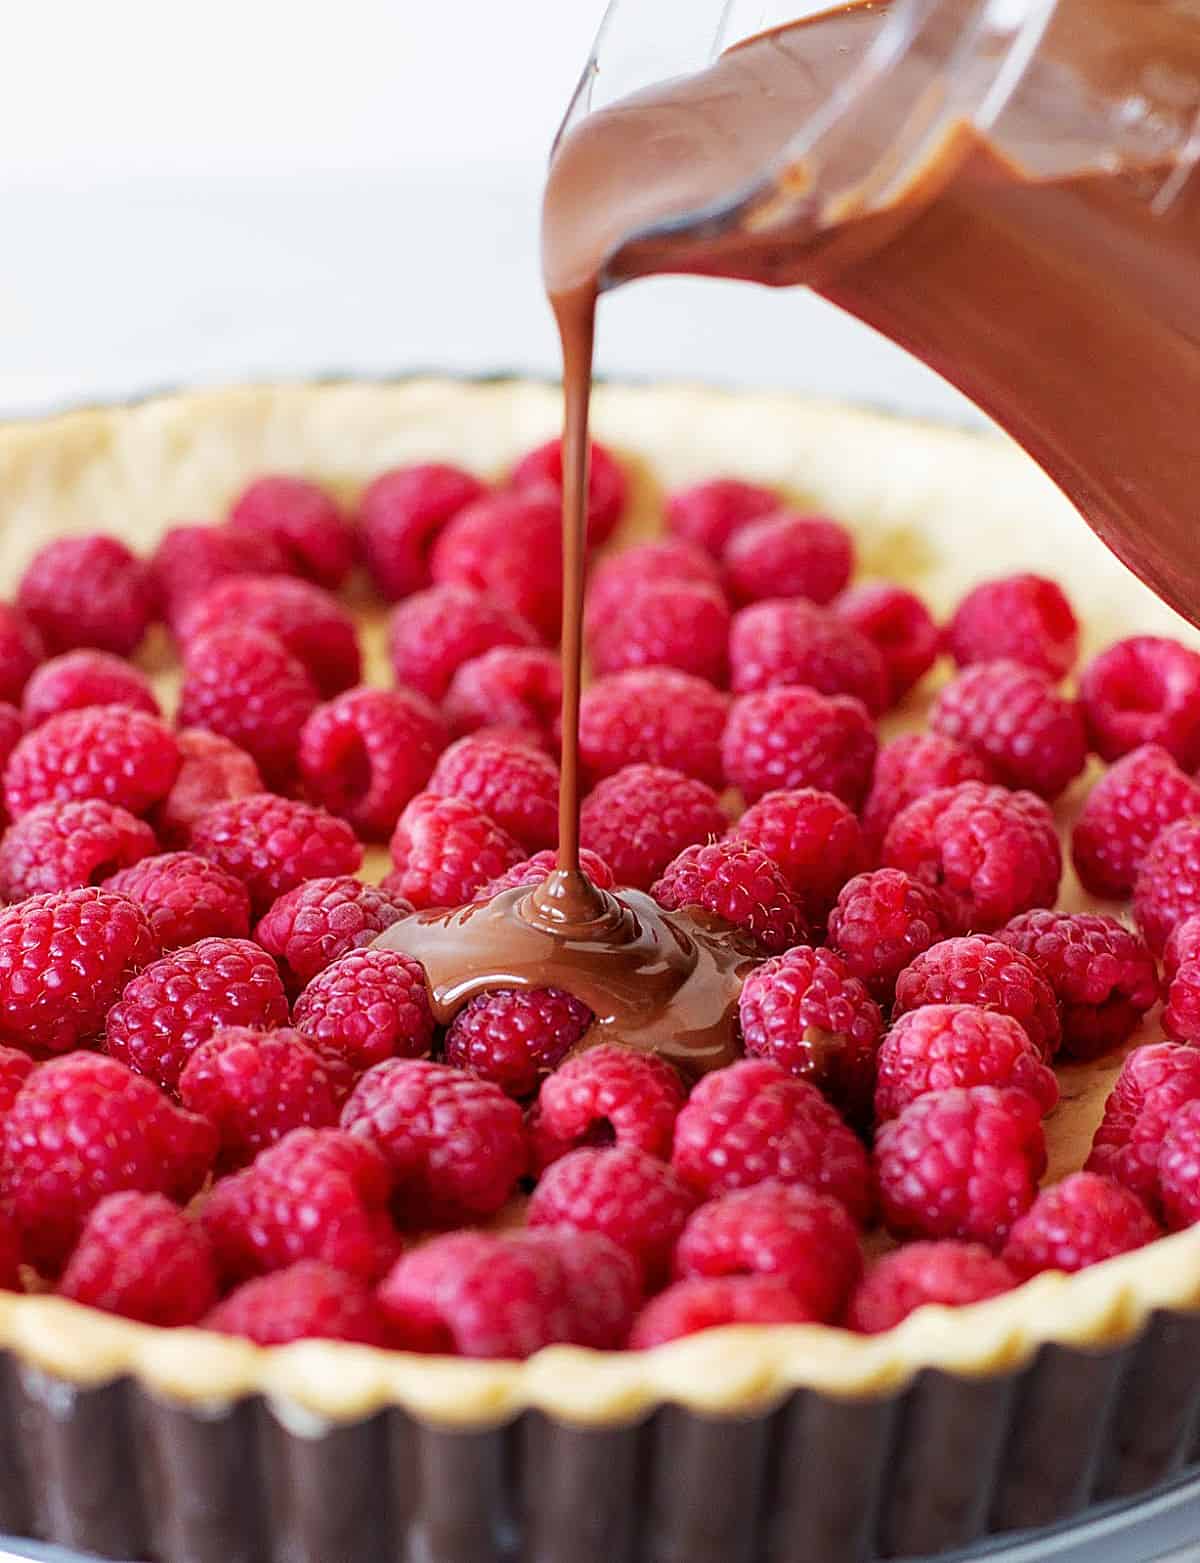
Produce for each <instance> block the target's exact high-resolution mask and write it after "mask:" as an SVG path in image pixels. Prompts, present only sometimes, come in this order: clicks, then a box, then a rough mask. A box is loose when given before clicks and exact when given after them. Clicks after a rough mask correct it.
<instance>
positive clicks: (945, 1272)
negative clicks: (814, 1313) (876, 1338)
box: [846, 1238, 1018, 1335]
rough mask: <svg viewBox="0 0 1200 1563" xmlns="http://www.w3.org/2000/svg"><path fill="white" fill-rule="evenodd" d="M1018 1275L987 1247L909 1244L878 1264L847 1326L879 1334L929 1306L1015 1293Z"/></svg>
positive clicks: (853, 1301)
mask: <svg viewBox="0 0 1200 1563" xmlns="http://www.w3.org/2000/svg"><path fill="white" fill-rule="evenodd" d="M1017 1281H1018V1277H1017V1275H1016V1274H1015V1272H1014V1271H1013V1270H1012V1268H1011V1267H1010V1266H1009V1265H1008V1264H1007V1263H1006V1261H1005V1260H1004V1259H1002V1258H1001V1257H1000V1256H999V1255H997V1254H993V1253H992V1252H991V1250H990V1249H988V1248H985V1247H984V1245H983V1244H982V1243H960V1242H955V1241H954V1240H953V1239H951V1238H946V1239H944V1240H943V1241H942V1242H940V1243H929V1242H926V1243H921V1242H916V1243H906V1244H905V1245H904V1247H903V1248H898V1249H897V1250H896V1251H895V1252H894V1253H891V1254H885V1255H884V1256H883V1258H882V1259H880V1260H879V1261H878V1262H877V1263H876V1264H874V1265H872V1266H871V1268H870V1270H869V1271H868V1272H867V1274H866V1276H865V1277H864V1279H863V1280H862V1281H861V1282H860V1284H859V1286H858V1288H857V1290H856V1291H855V1293H854V1295H853V1296H852V1297H851V1299H850V1306H849V1307H848V1309H847V1310H846V1323H847V1325H848V1326H849V1328H850V1329H852V1330H857V1331H858V1332H859V1333H860V1334H862V1335H879V1334H881V1333H882V1332H883V1331H884V1330H890V1329H892V1328H894V1327H895V1326H896V1325H897V1324H900V1323H902V1322H903V1321H904V1320H905V1319H907V1318H908V1316H909V1314H910V1313H914V1312H915V1311H916V1310H917V1309H918V1308H923V1307H925V1305H926V1304H927V1303H936V1304H939V1305H940V1306H942V1307H946V1308H961V1307H963V1306H964V1305H965V1304H967V1303H974V1302H984V1301H986V1300H987V1298H989V1297H998V1296H1000V1294H1001V1293H1002V1292H1008V1291H1011V1290H1012V1288H1013V1287H1014V1286H1016V1284H1017Z"/></svg>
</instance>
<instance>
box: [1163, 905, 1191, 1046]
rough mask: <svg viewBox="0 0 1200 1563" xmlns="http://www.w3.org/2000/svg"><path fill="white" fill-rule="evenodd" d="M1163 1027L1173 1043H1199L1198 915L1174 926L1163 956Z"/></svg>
mask: <svg viewBox="0 0 1200 1563" xmlns="http://www.w3.org/2000/svg"><path fill="white" fill-rule="evenodd" d="M1163 985H1164V987H1165V990H1166V992H1165V997H1166V1004H1165V1005H1164V1006H1163V1013H1162V1026H1163V1030H1164V1031H1165V1032H1166V1034H1167V1036H1169V1037H1170V1038H1171V1039H1172V1041H1174V1042H1200V915H1197V916H1195V917H1185V918H1184V920H1183V921H1182V922H1181V923H1176V925H1175V927H1174V928H1172V930H1171V934H1170V937H1169V938H1168V939H1167V947H1166V950H1165V951H1164V953H1163Z"/></svg>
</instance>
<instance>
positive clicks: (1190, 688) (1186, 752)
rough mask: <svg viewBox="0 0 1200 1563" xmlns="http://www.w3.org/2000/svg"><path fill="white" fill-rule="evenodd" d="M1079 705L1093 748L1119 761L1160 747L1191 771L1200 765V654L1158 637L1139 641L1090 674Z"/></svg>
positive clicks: (1121, 644) (1111, 652) (1096, 662)
mask: <svg viewBox="0 0 1200 1563" xmlns="http://www.w3.org/2000/svg"><path fill="white" fill-rule="evenodd" d="M1079 700H1080V704H1081V705H1082V707H1083V715H1084V720H1085V721H1086V723H1087V730H1088V738H1089V739H1090V740H1091V745H1092V748H1093V749H1094V750H1095V751H1096V753H1097V754H1098V755H1100V757H1101V758H1102V759H1104V760H1110V761H1111V760H1117V759H1119V758H1120V757H1121V755H1123V754H1128V753H1129V751H1130V750H1131V749H1136V748H1137V747H1138V746H1139V745H1140V744H1158V745H1159V746H1160V747H1161V748H1163V749H1165V750H1166V751H1167V753H1168V754H1170V755H1171V756H1172V758H1173V759H1175V760H1177V761H1178V763H1179V765H1180V766H1181V767H1182V768H1183V769H1184V770H1185V771H1194V770H1195V769H1196V766H1197V765H1200V653H1198V652H1195V651H1193V650H1191V649H1190V648H1189V647H1187V646H1181V645H1180V644H1179V642H1178V641H1175V640H1167V639H1165V638H1163V637H1161V636H1158V635H1134V636H1131V637H1130V639H1128V640H1119V641H1117V643H1116V644H1115V645H1113V646H1110V647H1109V648H1108V650H1107V651H1102V652H1101V653H1100V655H1099V656H1098V657H1095V658H1093V660H1092V661H1091V662H1089V663H1088V665H1087V667H1085V668H1084V670H1083V673H1082V674H1081V676H1080V679H1079Z"/></svg>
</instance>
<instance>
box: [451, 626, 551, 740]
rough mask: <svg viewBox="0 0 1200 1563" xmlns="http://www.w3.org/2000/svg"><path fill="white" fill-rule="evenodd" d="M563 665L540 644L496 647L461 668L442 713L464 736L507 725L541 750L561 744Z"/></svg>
mask: <svg viewBox="0 0 1200 1563" xmlns="http://www.w3.org/2000/svg"><path fill="white" fill-rule="evenodd" d="M561 709H562V665H561V663H560V662H559V659H558V653H557V652H556V651H546V650H544V649H543V648H542V647H540V646H493V648H492V649H491V651H485V652H484V653H483V655H482V656H481V657H472V658H471V660H470V661H469V662H464V663H463V665H462V666H461V667H460V668H459V669H458V671H457V672H456V673H455V675H454V677H453V678H452V679H451V681H450V688H449V689H448V690H447V691H446V699H445V701H444V703H443V706H442V714H443V716H444V717H445V718H446V721H447V723H448V724H449V727H450V731H451V732H452V733H454V734H455V735H456V736H458V737H464V736H465V735H466V734H468V733H475V732H479V731H480V729H487V728H495V727H503V728H509V729H510V730H511V731H513V732H514V733H521V734H523V735H525V736H526V737H527V738H528V740H529V741H530V742H531V743H533V744H535V745H536V746H537V747H538V748H539V749H545V750H546V751H547V753H550V754H553V753H555V752H556V751H557V748H558V728H559V721H560V712H561Z"/></svg>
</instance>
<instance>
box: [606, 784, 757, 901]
mask: <svg viewBox="0 0 1200 1563" xmlns="http://www.w3.org/2000/svg"><path fill="white" fill-rule="evenodd" d="M726 824H727V821H726V818H725V815H724V814H723V813H722V812H721V806H720V803H719V802H718V800H717V795H716V793H715V792H714V791H713V790H712V788H711V787H707V786H705V784H704V783H703V782H701V781H697V780H696V779H695V777H692V776H684V775H683V773H682V772H680V771H673V770H670V769H669V768H668V767H667V766H665V765H626V766H624V767H623V768H622V769H621V770H619V771H617V772H615V773H614V774H613V775H612V776H606V777H605V778H604V780H603V781H601V782H600V783H598V785H597V786H596V787H595V789H594V790H593V791H592V792H591V793H590V794H589V795H588V796H587V797H586V798H585V799H584V801H583V807H582V809H581V810H580V817H579V833H580V839H581V841H582V842H583V845H584V846H585V847H587V848H588V849H589V851H592V852H596V853H598V854H599V856H600V857H602V858H603V859H604V861H605V862H606V863H607V864H608V865H609V866H610V867H611V869H612V872H613V875H614V877H615V879H616V882H617V883H618V884H619V885H632V886H633V887H634V888H635V889H637V890H648V889H649V888H650V886H651V885H652V884H653V883H654V881H655V880H656V879H657V878H658V877H659V875H660V874H662V872H663V871H664V869H665V868H666V867H667V864H668V863H670V862H671V860H672V859H673V858H675V857H677V856H678V854H679V853H680V852H682V851H683V849H684V848H685V847H690V846H693V845H696V844H699V843H702V842H705V841H708V840H710V839H713V838H715V837H717V836H721V835H723V834H724V832H725V827H726Z"/></svg>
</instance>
